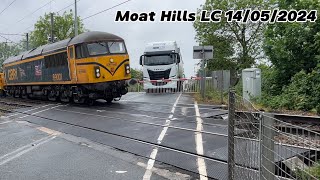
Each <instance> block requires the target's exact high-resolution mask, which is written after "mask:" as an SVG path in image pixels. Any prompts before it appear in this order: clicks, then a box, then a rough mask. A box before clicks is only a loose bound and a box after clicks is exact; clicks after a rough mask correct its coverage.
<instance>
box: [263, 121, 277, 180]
mask: <svg viewBox="0 0 320 180" xmlns="http://www.w3.org/2000/svg"><path fill="white" fill-rule="evenodd" d="M273 124H274V119H273V118H270V117H268V116H265V115H263V116H262V118H261V126H260V127H261V129H260V131H261V137H260V138H261V141H260V153H261V155H260V161H261V162H260V179H268V180H269V179H270V180H273V179H275V164H274V153H275V151H274V135H275V132H274V130H273Z"/></svg>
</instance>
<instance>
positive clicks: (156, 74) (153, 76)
mask: <svg viewBox="0 0 320 180" xmlns="http://www.w3.org/2000/svg"><path fill="white" fill-rule="evenodd" d="M170 71H171V69H167V70H165V71H151V70H148V73H149V77H150V80H160V79H169V76H170Z"/></svg>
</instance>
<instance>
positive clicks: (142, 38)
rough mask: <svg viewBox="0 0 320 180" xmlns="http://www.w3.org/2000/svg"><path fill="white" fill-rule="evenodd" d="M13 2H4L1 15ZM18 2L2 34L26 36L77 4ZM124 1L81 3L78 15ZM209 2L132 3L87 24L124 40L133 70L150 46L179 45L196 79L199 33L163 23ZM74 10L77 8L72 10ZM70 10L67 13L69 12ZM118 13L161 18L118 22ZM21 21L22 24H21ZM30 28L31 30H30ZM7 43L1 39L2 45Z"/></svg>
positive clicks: (67, 0) (1, 24)
mask: <svg viewBox="0 0 320 180" xmlns="http://www.w3.org/2000/svg"><path fill="white" fill-rule="evenodd" d="M12 1H13V0H0V12H1V11H2V10H3V9H4V8H5V7H7V5H9V4H10V3H11V2H12ZM50 1H51V0H16V1H15V2H14V3H13V4H12V5H11V6H10V7H9V8H8V9H7V10H5V11H4V12H3V13H2V14H0V33H21V34H22V33H26V32H28V31H31V30H32V29H33V24H34V23H35V22H36V21H37V20H38V18H39V17H40V16H43V15H44V13H49V12H51V11H53V12H57V11H59V10H61V9H62V8H64V7H66V6H68V5H69V4H72V3H73V2H74V0H53V1H52V2H51V3H49V4H48V5H46V6H45V7H43V8H41V9H40V10H38V11H37V12H35V13H33V14H31V13H32V12H34V11H35V10H37V9H38V8H40V7H42V6H44V5H45V4H47V3H48V2H50ZM123 1H124V0H121V1H120V0H80V1H79V2H78V15H79V16H80V17H81V18H84V17H87V16H90V15H92V14H94V13H96V12H99V11H102V10H104V9H107V8H109V7H112V6H114V5H116V4H119V3H120V2H123ZM204 2H205V0H187V1H182V0H132V1H130V2H128V3H126V4H123V5H121V6H118V7H116V8H114V9H112V10H109V11H107V12H104V13H101V14H99V15H96V16H94V17H92V18H89V19H86V20H85V21H83V23H84V25H85V28H86V29H89V30H90V31H105V32H109V33H113V34H116V35H119V36H120V37H122V38H123V39H124V40H125V41H126V44H127V48H128V51H129V55H130V60H131V66H132V67H134V68H139V69H140V68H141V67H140V65H139V57H140V55H141V54H142V53H143V51H144V47H145V45H146V43H148V42H154V41H171V40H175V41H177V43H178V45H179V46H180V48H181V51H182V57H183V60H184V68H185V74H186V76H187V77H190V76H192V75H194V67H195V64H196V63H197V61H195V60H193V59H192V47H193V46H194V45H197V43H196V41H195V31H194V28H193V25H192V22H174V23H173V22H160V21H159V20H158V19H159V17H160V12H161V11H162V10H188V11H189V12H196V10H197V8H199V7H200V5H201V4H203V3H204ZM70 8H73V7H70ZM70 8H69V9H70ZM66 10H67V9H66ZM118 10H121V11H126V10H130V11H132V12H138V13H139V12H150V11H155V12H156V13H157V16H156V17H158V18H156V21H155V22H114V19H115V15H116V12H117V11H118ZM19 21H20V22H19ZM27 28H29V29H27ZM6 37H7V38H10V39H12V40H13V41H15V42H18V41H19V40H21V38H22V37H21V36H6ZM3 41H4V39H2V38H1V37H0V42H3Z"/></svg>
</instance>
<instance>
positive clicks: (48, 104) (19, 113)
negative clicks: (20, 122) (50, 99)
mask: <svg viewBox="0 0 320 180" xmlns="http://www.w3.org/2000/svg"><path fill="white" fill-rule="evenodd" d="M50 105H53V104H47V105H45V106H41V107H36V108H33V109H29V110H27V111H23V112H18V113H15V114H11V115H10V116H3V117H4V118H9V117H12V116H15V115H18V114H23V113H26V112H30V111H33V110H37V109H40V108H44V107H47V106H50Z"/></svg>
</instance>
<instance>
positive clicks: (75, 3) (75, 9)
mask: <svg viewBox="0 0 320 180" xmlns="http://www.w3.org/2000/svg"><path fill="white" fill-rule="evenodd" d="M77 35H78V15H77V0H74V36H77Z"/></svg>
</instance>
